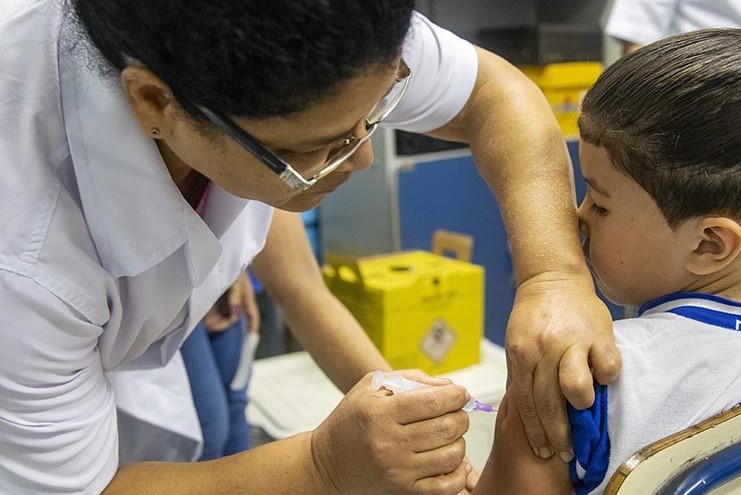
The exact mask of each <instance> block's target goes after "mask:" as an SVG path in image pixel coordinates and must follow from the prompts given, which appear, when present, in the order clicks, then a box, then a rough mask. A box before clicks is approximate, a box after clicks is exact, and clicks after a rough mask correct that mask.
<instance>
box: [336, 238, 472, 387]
mask: <svg viewBox="0 0 741 495" xmlns="http://www.w3.org/2000/svg"><path fill="white" fill-rule="evenodd" d="M325 260H326V264H325V266H324V278H325V280H326V282H327V285H328V287H329V288H330V290H331V291H332V292H333V293H334V294H335V295H336V296H337V297H338V299H339V300H340V301H342V303H343V304H345V306H347V308H348V309H349V310H350V312H351V313H352V314H353V315H355V317H356V318H357V319H358V321H359V322H360V324H361V325H362V326H363V328H364V329H365V331H366V332H367V333H368V335H369V336H370V338H371V340H372V341H373V343H374V344H375V345H376V347H378V349H379V350H380V351H381V354H383V356H384V357H385V358H386V359H387V360H388V361H389V363H390V364H391V366H393V367H394V368H396V369H402V368H420V369H422V370H425V371H427V372H428V373H433V374H436V373H445V372H448V371H452V370H455V369H458V368H463V367H465V366H468V365H471V364H475V363H478V362H479V360H480V350H479V347H480V341H481V338H482V335H483V322H484V269H483V267H481V266H479V265H474V264H472V263H468V262H465V261H459V260H455V259H451V258H447V257H444V256H438V255H435V254H432V253H429V252H427V251H405V252H400V253H394V254H389V255H381V256H374V257H368V258H360V259H347V258H340V257H337V256H332V255H327V256H326V257H325Z"/></svg>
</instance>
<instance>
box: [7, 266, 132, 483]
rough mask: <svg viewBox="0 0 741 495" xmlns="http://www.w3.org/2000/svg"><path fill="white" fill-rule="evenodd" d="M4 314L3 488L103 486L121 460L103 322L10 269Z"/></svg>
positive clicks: (111, 476)
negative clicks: (103, 356) (104, 361)
mask: <svg viewBox="0 0 741 495" xmlns="http://www.w3.org/2000/svg"><path fill="white" fill-rule="evenodd" d="M0 314H2V322H0V342H1V344H0V363H1V364H0V493H8V494H10V493H12V494H25V493H50V494H51V493H66V494H69V493H80V494H88V493H90V494H92V493H100V492H101V491H102V490H103V489H104V488H105V487H106V486H107V485H108V483H109V482H110V480H111V479H112V478H113V476H114V475H115V472H116V469H117V465H118V453H117V449H118V437H117V428H116V416H115V404H114V399H113V395H112V393H111V390H110V387H109V385H108V382H107V380H106V378H105V376H104V374H103V370H102V367H101V364H100V357H99V354H98V349H97V338H98V336H99V335H100V333H101V328H100V327H99V326H96V325H93V324H91V323H89V322H87V321H86V320H85V319H84V318H83V317H82V316H81V315H80V314H79V313H77V312H76V311H75V310H74V309H72V308H71V307H69V306H68V305H66V304H65V303H64V302H62V301H61V300H60V299H58V298H57V297H55V296H54V295H53V294H52V293H51V292H50V291H49V290H47V289H46V288H44V287H41V286H39V285H38V284H37V283H36V282H35V281H34V280H32V279H31V278H28V277H24V276H21V275H18V274H16V273H13V272H9V271H5V270H0Z"/></svg>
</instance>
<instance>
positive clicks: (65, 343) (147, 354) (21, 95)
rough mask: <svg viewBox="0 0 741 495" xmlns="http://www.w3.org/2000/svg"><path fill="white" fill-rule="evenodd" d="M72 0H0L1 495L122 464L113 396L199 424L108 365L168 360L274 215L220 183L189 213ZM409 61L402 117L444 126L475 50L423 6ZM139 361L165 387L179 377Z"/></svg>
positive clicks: (48, 488) (418, 127)
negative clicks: (94, 60) (76, 17)
mask: <svg viewBox="0 0 741 495" xmlns="http://www.w3.org/2000/svg"><path fill="white" fill-rule="evenodd" d="M63 3H64V2H57V1H48V0H3V1H2V2H0V211H1V212H2V216H1V217H0V314H2V315H3V320H2V323H0V342H1V343H2V345H0V363H2V364H1V365H0V493H13V494H20V493H38V492H43V493H61V492H64V493H99V492H100V491H101V490H102V489H103V488H104V487H105V486H106V485H107V484H108V483H109V481H110V480H111V478H112V477H113V476H114V475H115V471H116V469H117V467H118V456H117V449H118V435H117V423H116V410H115V409H116V405H117V403H118V406H119V408H121V409H122V410H124V411H126V412H127V414H130V415H133V416H138V417H139V418H141V419H144V420H145V421H146V420H147V419H149V420H150V421H151V422H156V423H159V425H160V426H165V427H166V428H168V429H169V431H171V432H175V433H176V434H177V433H178V432H182V431H185V429H187V428H189V427H192V419H193V415H192V410H191V415H190V419H189V420H187V419H186V420H184V421H185V423H181V424H176V422H177V421H178V417H182V414H181V413H182V412H183V411H184V410H185V409H187V408H185V409H181V408H180V407H179V406H178V405H177V404H172V403H169V402H168V401H166V400H163V401H160V402H159V405H158V404H155V403H154V402H152V401H149V400H148V399H147V397H146V395H143V394H142V395H137V394H135V393H133V392H135V391H136V386H133V387H132V384H133V383H134V382H133V381H129V382H128V385H129V387H128V388H127V389H126V390H125V391H123V392H120V393H119V395H118V396H115V395H114V391H113V387H112V385H111V382H109V377H113V378H110V379H111V381H112V382H113V383H116V380H118V379H117V378H115V377H114V375H112V373H113V372H114V370H115V373H119V370H123V369H135V370H136V369H139V370H141V369H147V368H156V367H161V366H163V365H165V364H166V363H168V362H169V361H170V359H171V358H172V357H173V356H174V355H175V353H176V351H177V349H178V347H179V346H180V344H181V343H182V341H183V340H184V339H185V337H186V336H187V334H188V332H189V331H190V330H191V329H192V328H193V327H194V325H195V324H196V323H197V322H198V321H199V320H200V319H201V318H202V317H203V315H204V314H205V313H206V311H207V310H208V309H209V307H210V306H211V305H212V303H213V302H214V301H215V300H216V299H217V298H218V296H219V295H220V294H221V293H223V292H224V291H225V290H226V288H227V287H228V286H229V285H230V283H231V282H232V281H233V280H234V279H235V278H236V276H237V274H238V273H239V272H240V271H242V270H244V268H245V267H246V265H247V264H248V263H249V262H250V260H251V259H252V257H253V256H254V255H255V254H256V253H257V252H259V250H260V249H261V248H262V246H263V245H264V241H265V237H266V235H267V230H268V227H269V224H270V220H271V216H272V208H270V207H269V206H266V205H265V204H262V203H259V202H256V201H250V200H246V199H241V198H237V197H235V196H232V195H231V194H229V193H227V192H225V191H224V190H222V189H220V188H219V187H213V188H212V190H211V194H210V196H209V202H208V206H207V209H206V211H205V212H204V215H203V218H201V217H200V216H199V215H198V214H196V212H194V211H193V209H192V208H191V207H190V206H189V205H188V203H187V202H186V201H185V199H184V198H183V197H182V195H181V194H180V192H179V190H178V189H177V187H176V185H175V184H174V183H173V181H172V179H171V177H170V176H169V174H168V172H167V169H166V167H165V166H164V164H163V162H162V159H161V157H160V155H159V153H158V150H157V148H156V146H155V144H154V143H153V142H152V140H151V139H150V138H149V137H148V136H146V135H145V134H144V133H143V132H142V131H141V130H140V129H139V127H138V126H137V123H136V121H135V119H134V117H133V115H132V114H131V111H130V108H129V106H128V104H127V102H126V100H125V98H124V97H123V95H122V94H121V91H120V89H119V86H118V84H117V82H116V81H115V80H105V79H103V78H102V77H101V76H100V75H99V74H96V73H95V72H91V70H90V68H89V65H88V59H87V54H86V53H85V50H84V48H85V47H84V44H79V43H78V44H74V43H71V42H70V40H69V38H68V37H66V36H63V35H61V34H60V33H65V32H66V31H65V30H66V29H68V28H69V27H68V26H64V25H63V22H64V21H63V19H64V17H63V15H62V13H61V12H60V11H59V8H60V7H59V6H60V5H61V4H63ZM404 57H405V60H406V61H407V63H408V65H409V66H410V67H411V68H412V70H413V71H414V73H415V74H416V75H414V76H413V79H412V82H411V85H410V89H409V92H408V95H407V98H406V99H405V101H404V102H402V105H400V108H399V110H398V112H396V114H395V115H394V116H393V119H394V120H393V122H394V123H396V124H398V125H399V126H400V127H402V128H405V129H407V130H410V131H425V130H430V129H434V128H436V127H439V126H440V125H442V124H444V123H446V122H447V121H448V120H450V119H451V118H452V117H453V116H454V115H456V114H457V113H458V111H459V110H460V109H461V108H462V106H463V104H464V103H465V101H466V100H467V98H468V96H469V95H470V93H471V89H472V87H473V84H474V81H475V77H476V54H475V51H474V49H473V47H472V46H471V45H470V44H468V43H467V42H464V41H462V40H460V39H458V38H456V37H455V36H454V35H452V34H451V33H448V32H446V31H443V30H440V29H439V28H436V27H434V26H433V25H431V24H429V22H428V21H426V20H425V19H423V18H421V17H416V18H415V20H414V28H413V30H412V32H411V33H410V37H409V40H408V43H407V44H406V46H405V48H404ZM171 366H173V365H171ZM173 369H176V366H174V367H172V368H170V371H171V370H173ZM132 373H134V374H135V375H136V376H137V379H139V378H141V379H145V380H146V377H147V376H149V377H152V379H151V380H150V383H153V384H154V388H152V389H151V390H152V391H153V392H152V396H155V397H156V396H158V393H157V392H156V391H154V390H156V387H157V384H159V386H160V388H161V389H163V390H169V391H172V390H173V389H172V387H173V386H177V385H176V383H177V382H179V383H180V385H179V386H180V387H181V389H180V390H183V389H182V385H183V383H185V382H184V381H183V379H182V377H183V374H182V373H180V372H177V371H176V372H174V373H171V374H170V373H169V372H168V369H165V370H161V371H160V372H154V373H153V374H152V375H147V374H138V375H137V373H139V372H136V371H134V372H132ZM159 373H163V374H164V375H167V376H166V377H164V378H165V381H164V382H162V381H159V378H160V375H159ZM164 375H163V376H164ZM121 376H123V375H121ZM132 376H133V375H132ZM155 377H157V378H155ZM168 377H169V378H172V379H173V380H175V381H173V382H171V383H170V384H169V385H164V386H163V385H162V384H163V383H166V382H167V379H169V378H168ZM124 380H125V379H124ZM132 380H133V379H132ZM139 390H141V391H145V390H150V389H147V388H146V387H144V386H141V387H139ZM159 397H160V398H164V397H165V396H164V395H159ZM129 403H130V404H129ZM129 406H130V407H129ZM153 411H156V412H157V414H152V412H153ZM188 421H190V423H188ZM155 426H156V425H155Z"/></svg>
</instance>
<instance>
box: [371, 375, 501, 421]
mask: <svg viewBox="0 0 741 495" xmlns="http://www.w3.org/2000/svg"><path fill="white" fill-rule="evenodd" d="M371 386H372V387H373V390H378V389H380V388H381V387H383V388H385V389H386V390H388V391H390V392H393V393H395V394H400V393H402V392H408V391H409V390H414V389H416V388H421V387H429V386H430V385H427V384H426V383H420V382H416V381H414V380H410V379H409V378H405V377H404V376H402V375H401V373H399V372H398V371H397V372H394V373H391V374H390V375H388V376H385V375H384V374H383V372H382V371H376V372H375V373H373V379H372V380H371ZM463 410H464V411H467V412H469V411H483V412H488V413H490V412H495V411H496V409H495V408H493V407H492V406H490V405H489V404H485V403H483V402H481V401H478V400H476V399H474V398H473V397H471V398H470V399H469V400H468V402H466V404H465V405H464V406H463Z"/></svg>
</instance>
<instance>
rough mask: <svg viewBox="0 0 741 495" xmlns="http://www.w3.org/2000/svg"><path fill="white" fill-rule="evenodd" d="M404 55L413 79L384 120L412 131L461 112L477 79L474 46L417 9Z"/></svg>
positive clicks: (432, 126) (431, 127)
mask: <svg viewBox="0 0 741 495" xmlns="http://www.w3.org/2000/svg"><path fill="white" fill-rule="evenodd" d="M402 58H403V59H404V62H406V64H407V65H408V66H409V68H410V69H411V71H412V76H411V77H412V79H411V81H410V83H409V89H408V90H407V93H406V94H405V95H404V98H402V100H401V102H400V103H399V106H398V107H397V108H396V109H395V110H394V111H393V112H392V113H391V115H389V116H388V118H387V119H386V120H385V121H384V124H387V125H389V126H392V127H395V128H398V129H403V130H405V131H409V132H427V131H432V130H435V129H437V128H439V127H441V126H443V125H444V124H447V123H448V122H449V121H450V120H452V119H453V117H455V116H456V115H458V113H459V112H460V111H461V109H462V108H463V106H464V105H465V104H466V102H467V101H468V98H469V97H470V96H471V92H472V91H473V87H474V84H475V82H476V75H477V72H478V58H477V55H476V49H475V48H474V46H473V45H472V44H471V43H469V42H468V41H466V40H463V39H461V38H459V37H458V36H456V35H455V34H453V33H451V32H450V31H446V30H445V29H443V28H441V27H439V26H436V25H435V24H433V23H432V22H430V21H429V20H428V19H427V18H425V17H424V16H422V15H421V14H419V13H417V12H415V13H414V15H413V16H412V24H411V27H410V29H409V33H408V34H407V37H406V40H405V43H404V47H403V49H402Z"/></svg>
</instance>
